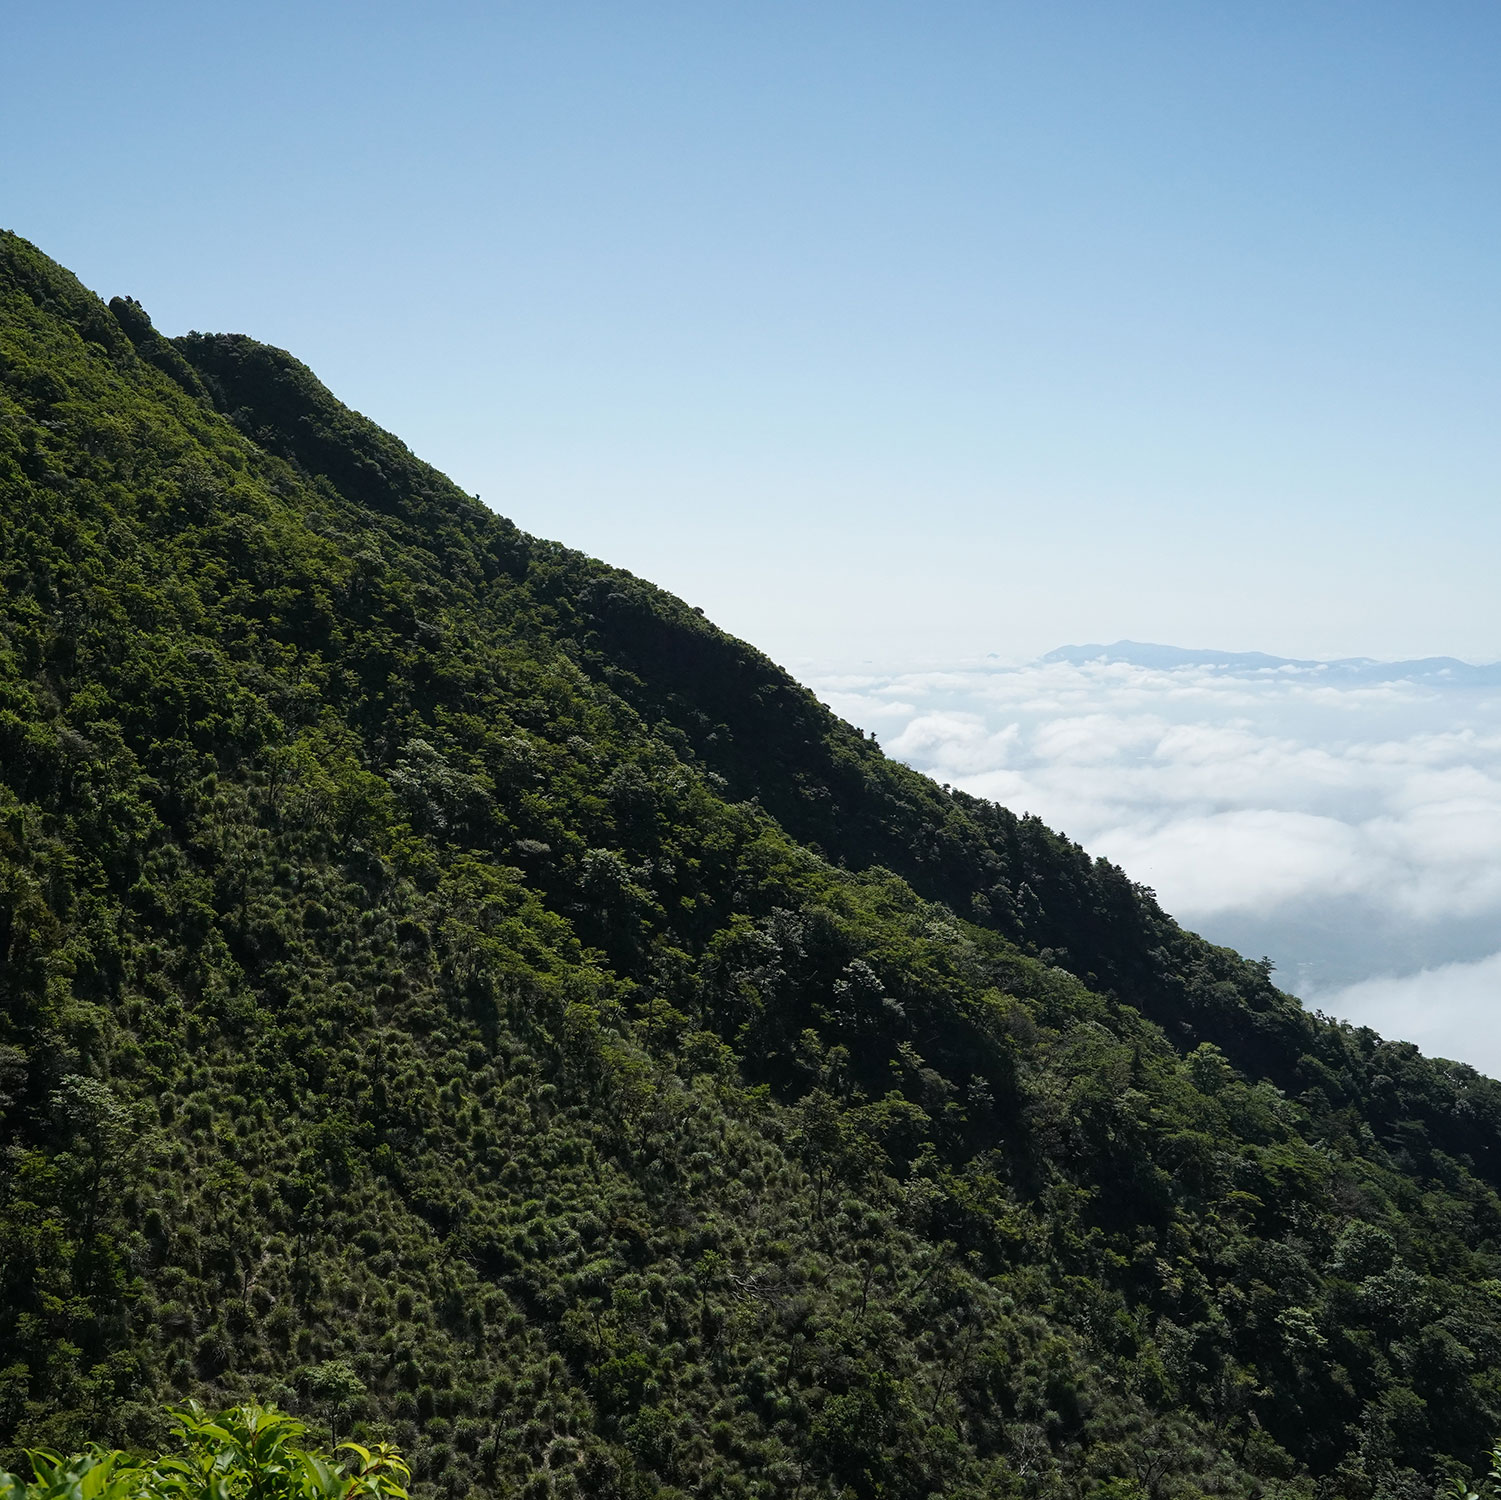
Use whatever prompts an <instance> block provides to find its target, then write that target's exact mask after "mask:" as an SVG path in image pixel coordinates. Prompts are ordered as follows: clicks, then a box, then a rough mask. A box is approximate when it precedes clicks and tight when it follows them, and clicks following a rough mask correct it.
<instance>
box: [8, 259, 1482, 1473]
mask: <svg viewBox="0 0 1501 1500" xmlns="http://www.w3.org/2000/svg"><path fill="white" fill-rule="evenodd" d="M0 1150H3V1153H4V1154H3V1157H0V1174H3V1175H0V1468H14V1467H16V1466H17V1463H18V1462H19V1461H20V1453H21V1450H22V1449H24V1448H27V1447H31V1446H35V1445H37V1444H45V1445H48V1446H53V1447H57V1448H65V1449H66V1448H73V1447H77V1446H78V1445H80V1444H81V1443H83V1442H84V1441H87V1440H91V1439H92V1440H98V1441H101V1442H105V1443H110V1444H118V1445H122V1446H127V1447H143V1448H144V1447H150V1446H152V1445H155V1444H159V1443H160V1442H161V1441H162V1438H163V1432H162V1430H161V1424H162V1420H163V1419H162V1418H161V1416H160V1415H159V1413H160V1411H161V1409H162V1406H163V1403H165V1402H170V1401H181V1400H183V1399H187V1398H196V1399H200V1400H203V1401H204V1402H206V1403H208V1404H210V1405H225V1404H228V1403H231V1402H235V1401H247V1400H263V1401H275V1402H277V1403H278V1404H279V1405H281V1406H283V1407H286V1408H288V1409H290V1410H293V1411H297V1412H300V1413H302V1414H303V1415H304V1416H305V1417H306V1418H308V1419H310V1420H317V1421H319V1422H327V1423H329V1424H331V1425H332V1424H338V1425H339V1426H340V1427H341V1429H342V1430H343V1431H354V1432H356V1433H357V1434H359V1433H364V1434H368V1435H370V1436H371V1437H373V1438H386V1439H390V1440H392V1441H394V1442H395V1443H396V1444H398V1445H399V1446H400V1448H401V1449H402V1451H403V1452H404V1453H405V1454H406V1456H407V1457H408V1458H409V1460H410V1462H411V1465H412V1470H413V1483H414V1493H416V1494H418V1495H424V1496H431V1497H437V1496H445V1497H452V1500H462V1497H465V1496H467V1495H469V1494H479V1495H500V1496H512V1495H515V1496H521V1495H525V1496H528V1497H542V1496H549V1495H557V1496H588V1497H596V1496H597V1497H604V1500H609V1497H616V1496H618V1497H632V1500H637V1497H643V1500H644V1497H648V1496H668V1495H681V1496H689V1495H691V1496H695V1497H697V1496H705V1497H710V1496H727V1497H728V1496H747V1497H748V1496H765V1497H772V1496H777V1497H816V1496H845V1495H848V1496H854V1497H859V1500H866V1497H876V1496H882V1497H918V1496H928V1495H932V1496H939V1495H941V1496H947V1497H954V1500H958V1497H975V1500H978V1497H982V1496H984V1497H993V1496H1009V1495H1015V1496H1028V1497H1034V1496H1036V1497H1041V1496H1047V1497H1052V1496H1058V1497H1064V1496H1067V1497H1090V1496H1098V1497H1109V1500H1130V1497H1151V1500H1163V1497H1169V1496H1178V1495H1183V1496H1187V1495H1199V1494H1223V1495H1232V1496H1246V1497H1253V1496H1261V1495H1266V1496H1288V1497H1293V1496H1297V1497H1305V1496H1306V1497H1312V1496H1315V1495H1317V1496H1320V1497H1323V1496H1329V1497H1333V1496H1343V1497H1349V1500H1374V1497H1380V1500H1420V1497H1421V1500H1428V1497H1429V1496H1431V1495H1432V1494H1433V1492H1434V1488H1435V1486H1436V1485H1437V1484H1440V1483H1442V1482H1444V1481H1445V1479H1446V1478H1447V1477H1448V1476H1450V1475H1451V1474H1455V1473H1459V1472H1469V1471H1470V1470H1472V1469H1473V1468H1475V1467H1476V1466H1477V1464H1478V1463H1479V1462H1480V1456H1481V1454H1482V1452H1483V1450H1485V1449H1486V1448H1488V1447H1489V1446H1490V1445H1491V1443H1492V1442H1493V1440H1494V1439H1495V1438H1496V1436H1497V1434H1498V1433H1501V1240H1498V1236H1501V1201H1498V1198H1497V1188H1498V1186H1501V1088H1498V1086H1497V1085H1496V1084H1495V1083H1493V1082H1491V1081H1490V1080H1488V1079H1485V1078H1483V1077H1481V1076H1479V1075H1478V1074H1477V1073H1475V1072H1474V1071H1473V1070H1472V1069H1470V1068H1467V1067H1464V1066H1461V1065H1458V1064H1454V1063H1447V1062H1439V1061H1432V1060H1429V1059H1425V1058H1424V1057H1422V1056H1421V1055H1420V1054H1419V1053H1418V1052H1417V1050H1416V1049H1415V1048H1413V1047H1411V1046H1409V1045H1406V1044H1403V1043H1395V1042H1386V1041H1383V1040H1382V1039H1381V1038H1380V1037H1378V1036H1376V1035H1375V1034H1374V1033H1372V1032H1370V1031H1367V1030H1358V1029H1354V1028H1351V1027H1349V1026H1343V1025H1338V1024H1335V1023H1332V1022H1330V1021H1327V1020H1325V1019H1323V1018H1320V1017H1317V1016H1313V1015H1310V1014H1308V1013H1307V1012H1305V1011H1304V1010H1303V1009H1302V1008H1301V1007H1300V1005H1299V1004H1298V1002H1297V1001H1296V1000H1294V999H1292V998H1291V997H1289V996H1287V995H1284V994H1282V993H1280V992H1279V991H1278V990H1277V989H1276V988H1275V987H1274V986H1273V984H1272V982H1271V977H1270V974H1269V966H1267V965H1264V964H1256V963H1251V962H1247V961H1246V960H1244V959H1242V958H1240V957H1239V956H1237V955H1236V954H1234V953H1232V952H1229V951H1227V950H1225V949H1221V948H1216V947H1213V946H1211V945H1209V944H1207V943H1205V942H1204V941H1203V940H1201V939H1200V938H1198V937H1196V936H1194V935H1192V934H1190V933H1187V932H1185V931H1183V930H1182V929H1181V928H1180V927H1178V926H1177V925H1176V924H1175V923H1174V922H1173V921H1172V920H1171V919H1170V918H1169V917H1168V916H1166V915H1165V914H1164V913H1163V912H1162V911H1161V910H1160V909H1159V907H1158V906H1157V903H1156V901H1155V900H1154V898H1153V896H1152V893H1151V892H1150V891H1147V890H1145V889H1144V888H1142V887H1140V886H1138V885H1135V884H1133V883H1132V882H1131V881H1130V879H1129V878H1128V877H1127V876H1126V875H1125V874H1123V873H1122V872H1121V871H1120V870H1118V869H1116V868H1115V867H1113V866H1111V865H1110V864H1108V863H1106V862H1104V861H1102V860H1097V859H1092V858H1090V857H1089V856H1088V855H1087V854H1086V853H1085V852H1084V851H1083V850H1082V849H1080V848H1079V847H1078V846H1076V845H1074V844H1073V843H1071V842H1069V841H1068V840H1066V839H1063V838H1061V837H1059V836H1057V835H1055V834H1053V833H1051V832H1050V831H1049V830H1048V829H1046V828H1045V827H1043V826H1042V825H1041V824H1040V823H1039V822H1038V821H1036V820H1035V819H1030V818H1017V817H1014V816H1013V815H1012V814H1010V813H1009V812H1007V811H1005V810H1004V809H1001V808H998V807H995V806H992V805H990V804H987V803H985V802H982V801H980V800H978V799H975V798H971V797H967V796H964V795H961V794H959V793H950V792H947V791H944V790H942V789H940V788H939V787H937V786H936V785H934V784H933V783H932V782H930V781H928V780H927V779H925V778H924V777H921V776H919V775H917V774H916V773H914V772H912V771H911V770H908V769H907V768H905V767H903V766H900V765H897V764H895V763H893V762H891V761H889V760H887V759H886V758H885V757H884V756H883V755H882V753H881V752H880V750H879V749H878V748H877V746H876V745H875V744H874V743H873V742H871V741H870V740H867V739H866V738H865V737H864V736H863V735H862V734H861V733H860V732H859V731H858V730H856V729H854V728H852V727H851V726H849V725H847V724H844V723H842V722H841V721H840V720H838V719H837V718H835V717H834V716H833V715H832V714H831V713H830V712H829V711H828V710H826V709H825V708H824V707H822V706H821V705H820V704H819V703H818V702H817V700H815V699H814V698H813V697H812V696H811V695H810V694H809V693H807V692H806V691H804V690H803V689H802V688H801V687H799V686H798V685H797V684H796V683H795V682H794V681H792V680H791V679H790V678H789V677H788V676H787V675H786V674H785V673H783V672H782V671H780V670H779V669H778V668H777V667H776V666H775V665H774V664H773V663H771V662H770V661H768V660H767V659H766V658H765V657H763V656H761V655H760V654H758V653H757V652H756V651H754V650H752V649H751V648H750V647H748V646H746V645H744V644H743V643H741V642H739V641H737V640H734V639H733V638H731V637H730V636H728V635H726V634H724V633H723V632H721V631H719V630H717V629H716V628H715V627H714V626H713V625H712V624H711V623H709V622H708V621H706V620H705V619H704V618H703V617H702V616H701V615H700V614H699V613H698V612H696V611H695V610H693V609H690V608H689V607H687V606H686V605H685V604H683V603H682V602H680V601H679V600H677V599H674V598H673V597H671V596H670V595H668V594H665V593H663V592H662V591H661V590H659V589H656V588H654V587H652V586H651V585H649V584H647V583H645V582H643V581H642V580H640V579H638V578H635V577H633V576H631V575H630V574H628V573H625V572H622V571H620V570H618V569H614V568H610V567H608V566H606V565H604V564H602V563H599V562H595V561H593V560H592V559H589V558H587V557H584V556H581V555H579V554H578V553H575V552H571V551H569V550H567V549H565V548H563V547H560V546H557V545H555V544H553V543H550V542H546V541H540V540H538V539H536V538H533V537H531V536H528V535H525V534H524V533H522V532H521V531H519V530H518V529H517V528H516V527H515V526H513V525H511V524H510V523H509V522H507V521H505V520H502V519H501V518H499V517H497V516H496V515H494V514H492V513H491V512H489V511H488V510H486V509H485V508H484V507H483V506H482V505H480V504H479V503H478V502H477V501H476V500H474V499H472V498H471V497H469V496H467V495H465V494H463V493H462V492H460V491H459V490H458V489H457V488H456V487H455V486H454V485H453V484H451V483H450V482H449V481H448V480H447V479H445V478H444V477H443V476H442V475H441V474H438V473H437V472H435V471H434V470H433V469H431V468H429V467H428V466H427V465H425V464H423V463H421V462H419V461H418V460H417V459H416V458H414V457H413V456H412V454H411V453H410V452H408V450H407V449H406V448H405V447H404V446H403V445H402V444H401V443H400V442H399V441H398V440H397V439H395V438H393V437H392V436H391V435H390V434H388V433H385V432H382V431H381V430H379V429H378V428H376V427H375V426H373V425H372V424H371V423H369V422H367V421H366V420H364V419H363V418H362V417H360V416H358V415H357V414H356V413H354V412H351V411H350V410H348V409H347V408H345V407H343V406H341V405H340V404H339V403H338V401H336V400H335V399H334V397H333V396H332V395H330V393H329V392H328V391H327V390H326V389H324V387H323V386H322V385H321V384H320V383H319V382H318V381H317V380H316V379H315V378H314V376H313V375H312V374H311V373H310V372H309V371H308V370H307V369H306V368H305V367H304V366H303V365H301V364H299V363H298V362H297V361H296V360H295V359H293V358H292V357H291V356H290V355H288V354H285V353H283V352H282V351H280V350H277V349H273V348H268V347H267V346H265V345H262V344H258V343H256V342H254V341H253V340H251V339H248V338H244V337H240V336H237V335H198V334H190V335H188V336H187V337H185V338H180V339H167V338H164V337H162V336H161V335H159V334H158V333H157V332H156V331H155V329H154V328H153V327H152V325H151V323H150V320H149V319H148V317H147V316H146V314H145V312H144V311H143V310H142V309H141V308H140V307H139V305H137V304H135V303H134V302H131V301H129V300H121V299H116V300H115V301H113V302H111V303H110V304H109V305H108V306H106V305H105V304H104V303H103V302H101V301H99V300H98V299H97V298H96V297H94V296H93V295H92V294H91V293H89V292H88V291H86V290H85V289H84V288H83V287H81V286H80V285H79V284H78V282H77V281H76V280H75V279H74V278H73V277H72V276H70V275H69V274H68V273H67V272H65V271H63V270H62V269H61V268H59V267H58V266H56V265H55V264H53V263H52V262H51V261H49V260H48V259H47V258H46V257H45V256H43V255H42V254H41V253H39V252H38V251H37V250H36V249H34V248H33V247H32V246H30V245H29V244H27V243H26V242H25V241H24V240H21V239H19V238H17V237H16V236H14V235H0Z"/></svg>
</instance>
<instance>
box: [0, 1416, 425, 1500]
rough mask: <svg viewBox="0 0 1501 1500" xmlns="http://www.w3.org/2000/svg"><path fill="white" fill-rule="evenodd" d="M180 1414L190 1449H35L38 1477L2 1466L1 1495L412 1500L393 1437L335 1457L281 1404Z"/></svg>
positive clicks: (34, 1499)
mask: <svg viewBox="0 0 1501 1500" xmlns="http://www.w3.org/2000/svg"><path fill="white" fill-rule="evenodd" d="M173 1416H174V1417H175V1418H176V1419H177V1433H178V1436H179V1438H180V1439H181V1445H182V1448H183V1449H184V1450H185V1451H184V1452H183V1453H182V1454H181V1455H164V1456H162V1457H159V1458H156V1459H149V1458H142V1457H139V1456H136V1455H132V1454H128V1453H123V1452H121V1451H119V1450H118V1449H116V1450H113V1451H111V1450H106V1449H104V1448H101V1447H99V1446H98V1445H97V1444H93V1445H91V1446H90V1447H89V1448H88V1449H86V1450H85V1451H84V1452H82V1453H77V1454H74V1455H72V1456H71V1457H67V1458H64V1457H62V1456H60V1455H59V1454H56V1453H50V1452H48V1451H46V1450H45V1449H33V1450H31V1451H29V1452H28V1454H27V1457H28V1458H29V1459H30V1460H31V1468H32V1473H33V1475H34V1476H35V1477H34V1479H33V1480H32V1481H31V1482H30V1483H29V1484H28V1483H27V1482H26V1481H24V1480H22V1479H20V1478H18V1477H17V1476H16V1475H14V1474H6V1473H3V1472H0V1500H407V1491H406V1481H407V1480H408V1479H409V1478H410V1477H411V1471H410V1470H409V1469H408V1468H407V1465H406V1463H405V1462H404V1461H403V1459H402V1458H401V1455H400V1454H399V1453H397V1452H396V1450H395V1449H394V1448H392V1447H391V1446H390V1445H389V1444H387V1443H377V1444H376V1445H375V1446H374V1447H373V1448H365V1447H362V1446H361V1445H360V1444H358V1443H340V1444H339V1446H338V1447H337V1448H336V1449H335V1450H334V1452H335V1457H334V1458H333V1459H328V1458H324V1457H323V1456H322V1455H321V1454H318V1453H314V1452H312V1451H311V1450H310V1449H307V1448H304V1447H303V1446H301V1439H302V1438H303V1437H304V1435H305V1434H306V1432H307V1428H306V1427H305V1426H304V1425H303V1424H302V1423H301V1422H299V1421H297V1419H296V1418H295V1417H291V1416H288V1415H287V1414H286V1413H285V1412H281V1411H278V1410H277V1409H276V1408H275V1407H274V1406H255V1405H247V1406H235V1407H231V1408H230V1409H229V1410H227V1411H223V1412H219V1413H217V1414H214V1415H209V1414H207V1413H205V1411H204V1409H203V1408H202V1406H200V1405H199V1404H198V1403H197V1402H196V1401H190V1402H189V1403H188V1404H187V1406H185V1407H183V1408H181V1409H180V1410H177V1411H174V1412H173ZM339 1454H347V1455H348V1457H346V1458H342V1459H341V1458H339V1457H338V1455H339Z"/></svg>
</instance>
